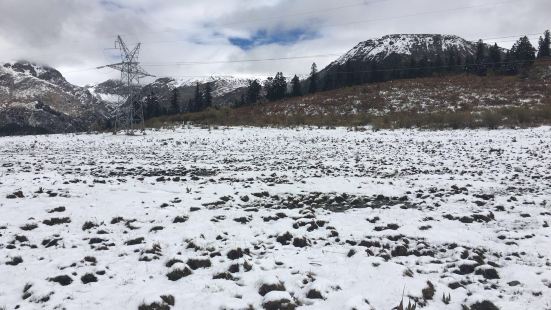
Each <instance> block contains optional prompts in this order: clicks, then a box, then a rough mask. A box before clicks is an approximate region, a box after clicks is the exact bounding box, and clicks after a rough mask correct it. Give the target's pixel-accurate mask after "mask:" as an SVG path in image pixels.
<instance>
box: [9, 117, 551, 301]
mask: <svg viewBox="0 0 551 310" xmlns="http://www.w3.org/2000/svg"><path fill="white" fill-rule="evenodd" d="M550 223H551V128H548V127H544V128H537V129H527V130H499V131H485V130H476V131H438V132H430V131H410V130H404V131H380V132H372V131H364V132H358V131H354V132H353V131H347V130H346V129H334V130H323V129H299V130H298V129H294V130H293V129H257V128H256V129H247V128H231V129H216V130H207V129H198V128H194V129H188V128H185V129H184V128H182V129H177V130H175V131H172V130H170V131H169V130H163V131H157V132H149V133H148V135H146V136H137V137H128V136H123V135H118V136H114V135H109V134H102V135H52V136H38V137H37V136H27V137H7V138H0V309H2V307H5V309H17V308H18V307H19V309H42V308H44V309H137V308H138V307H139V306H140V305H151V304H153V303H156V304H153V305H152V306H151V307H150V308H149V309H169V308H171V309H262V308H267V309H293V308H294V307H295V306H296V307H298V308H300V309H358V310H360V309H385V310H388V309H392V308H393V307H395V306H398V304H399V303H400V300H401V299H402V295H404V302H405V303H406V304H407V302H408V301H409V300H411V301H412V302H414V301H417V303H418V309H419V308H420V307H423V309H457V310H459V309H462V305H465V306H466V308H463V309H472V310H480V309H551V260H550V258H551V238H550V235H551V228H549V224H550ZM443 296H445V298H443ZM448 297H449V299H448ZM446 303H448V304H446ZM492 304H493V305H495V306H496V307H497V308H493V307H492ZM142 309H147V308H145V307H143V308H142Z"/></svg>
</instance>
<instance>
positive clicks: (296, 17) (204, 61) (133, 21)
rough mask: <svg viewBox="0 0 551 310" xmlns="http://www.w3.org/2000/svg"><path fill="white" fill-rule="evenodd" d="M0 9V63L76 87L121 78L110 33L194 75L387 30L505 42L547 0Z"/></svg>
mask: <svg viewBox="0 0 551 310" xmlns="http://www.w3.org/2000/svg"><path fill="white" fill-rule="evenodd" d="M0 12H2V13H1V16H2V17H1V18H0V63H3V62H13V61H16V60H29V61H33V62H37V63H40V64H46V65H49V66H52V67H54V68H56V69H58V70H60V71H61V73H62V74H63V75H64V76H65V77H66V78H67V80H68V81H69V82H71V83H74V84H77V85H81V86H83V85H86V84H95V83H99V82H102V81H105V80H107V79H110V78H117V77H119V74H118V73H117V72H116V71H113V70H111V69H109V68H104V69H96V67H98V66H102V65H106V64H109V63H115V62H117V61H119V60H120V53H119V51H118V50H117V49H114V47H115V40H116V37H117V35H121V36H122V38H123V39H124V40H125V41H126V42H127V44H128V46H130V47H133V46H134V45H135V44H136V43H138V42H140V43H142V45H141V49H140V62H141V64H142V67H143V68H144V69H145V70H146V71H147V72H149V73H151V74H152V75H155V76H157V77H165V76H169V77H174V78H177V79H191V80H193V79H197V78H202V77H208V76H236V77H263V76H268V75H274V74H275V73H276V72H278V71H282V72H283V73H284V74H285V75H287V76H290V75H293V74H307V73H308V72H309V70H310V66H311V64H312V62H316V63H317V64H318V67H320V68H323V67H324V66H325V65H327V64H329V63H330V62H331V61H333V60H335V59H336V58H338V56H339V55H341V54H344V53H345V52H346V51H348V50H349V49H351V48H353V47H354V46H355V45H356V44H357V43H359V42H361V41H365V40H367V39H372V38H377V37H380V36H383V35H386V34H393V33H439V34H455V35H459V36H461V37H464V38H465V39H468V40H477V39H480V38H482V39H485V41H486V42H488V43H493V42H497V43H498V44H499V45H500V46H503V47H506V48H507V47H510V46H511V45H512V44H513V43H514V41H515V39H517V38H518V37H519V36H520V35H525V34H529V35H530V36H529V37H530V39H531V40H532V42H533V43H534V44H536V43H537V39H538V36H539V34H540V33H543V31H544V30H545V29H549V28H551V1H549V0H508V1H507V0H460V1H459V0H453V1H452V0H363V1H358V0H342V1H335V0H333V1H331V0H0ZM505 37H507V38H505ZM281 58H291V59H281ZM266 59H270V60H266ZM251 60H252V61H251ZM145 82H147V81H145Z"/></svg>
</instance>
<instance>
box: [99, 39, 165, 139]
mask: <svg viewBox="0 0 551 310" xmlns="http://www.w3.org/2000/svg"><path fill="white" fill-rule="evenodd" d="M140 47H141V43H138V44H137V45H136V46H135V47H134V48H133V49H132V50H130V49H129V48H128V47H127V46H126V43H124V41H123V39H122V38H121V36H120V35H119V36H117V41H115V49H118V50H120V52H121V62H119V63H115V64H111V65H106V66H101V67H98V68H97V69H103V68H111V69H115V70H117V71H120V72H121V82H122V83H123V84H125V85H126V93H125V95H126V96H124V97H125V101H124V102H123V103H122V104H120V105H119V106H118V107H117V109H116V110H115V112H114V113H115V115H114V118H115V132H117V126H119V127H120V128H122V129H127V134H129V135H133V134H134V126H135V124H139V126H140V127H141V128H140V129H141V131H142V132H143V133H145V124H144V123H145V119H144V110H143V102H142V101H141V100H140V98H139V93H136V92H135V88H136V86H137V85H139V84H140V79H141V78H144V77H148V76H150V77H154V76H153V75H151V74H149V73H147V72H145V70H144V69H143V68H142V67H140V63H139V61H138V58H139V54H140ZM121 117H122V121H121V120H120V118H121Z"/></svg>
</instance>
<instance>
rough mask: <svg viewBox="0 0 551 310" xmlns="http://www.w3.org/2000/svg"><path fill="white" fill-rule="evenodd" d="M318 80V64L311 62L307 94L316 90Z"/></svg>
mask: <svg viewBox="0 0 551 310" xmlns="http://www.w3.org/2000/svg"><path fill="white" fill-rule="evenodd" d="M318 82H319V81H318V66H317V65H316V63H313V64H312V68H311V71H310V86H309V87H308V93H309V94H313V93H315V92H317V91H318Z"/></svg>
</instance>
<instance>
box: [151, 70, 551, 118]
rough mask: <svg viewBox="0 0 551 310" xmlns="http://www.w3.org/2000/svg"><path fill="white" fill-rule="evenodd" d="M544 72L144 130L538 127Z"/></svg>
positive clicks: (544, 98)
mask: <svg viewBox="0 0 551 310" xmlns="http://www.w3.org/2000/svg"><path fill="white" fill-rule="evenodd" d="M544 66H545V68H543V67H544ZM542 68H543V69H542ZM542 70H543V72H547V71H549V70H548V68H547V67H546V65H544V64H542V65H540V66H536V67H535V69H534V70H533V71H532V72H531V73H527V74H524V75H520V76H486V77H480V76H473V75H465V74H463V75H454V76H445V77H430V78H420V79H411V80H397V81H389V82H385V83H378V84H366V85H360V86H354V87H348V88H342V89H337V90H332V91H328V92H320V93H316V94H313V95H308V96H303V97H296V98H288V99H285V100H281V101H277V102H269V103H262V104H259V105H255V106H250V107H242V108H237V109H231V108H220V109H209V110H206V111H202V112H199V113H187V114H179V115H172V116H167V117H161V118H156V119H152V120H150V121H149V122H148V124H147V125H148V127H152V128H159V127H163V126H166V125H171V124H175V123H182V122H186V123H193V124H199V125H209V126H215V125H220V126H301V125H307V126H347V127H354V126H364V125H372V126H373V127H374V128H375V129H379V128H385V129H387V128H412V127H416V128H433V129H443V128H452V129H460V128H479V127H487V128H497V127H501V126H504V127H530V126H538V125H545V124H551V99H550V94H551V89H550V85H549V82H550V81H549V80H548V79H547V76H546V75H543V74H542V73H541V72H542Z"/></svg>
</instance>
